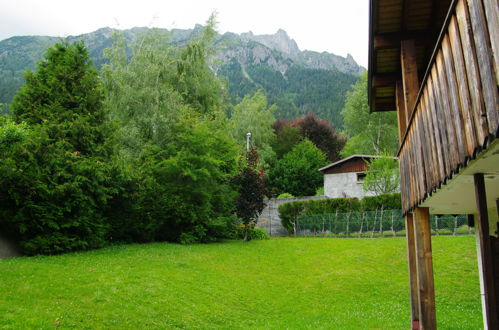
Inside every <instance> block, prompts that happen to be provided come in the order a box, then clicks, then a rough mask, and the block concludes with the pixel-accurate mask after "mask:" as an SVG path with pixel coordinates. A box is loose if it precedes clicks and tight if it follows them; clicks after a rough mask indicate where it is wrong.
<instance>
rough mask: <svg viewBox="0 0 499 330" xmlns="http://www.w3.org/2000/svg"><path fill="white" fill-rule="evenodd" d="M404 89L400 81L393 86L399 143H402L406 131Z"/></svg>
mask: <svg viewBox="0 0 499 330" xmlns="http://www.w3.org/2000/svg"><path fill="white" fill-rule="evenodd" d="M404 100H405V98H404V87H403V86H402V81H397V83H396V85H395V102H396V105H397V120H398V124H399V141H400V142H402V139H403V138H404V134H405V131H406V129H407V117H408V116H407V113H406V111H405V101H404Z"/></svg>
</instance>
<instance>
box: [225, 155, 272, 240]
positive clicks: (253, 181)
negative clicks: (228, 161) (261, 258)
mask: <svg viewBox="0 0 499 330" xmlns="http://www.w3.org/2000/svg"><path fill="white" fill-rule="evenodd" d="M257 164H258V152H257V150H256V148H255V147H253V148H251V149H250V150H249V151H248V153H247V154H246V155H244V154H243V155H241V158H240V159H239V166H238V172H237V174H236V176H235V177H234V179H233V182H234V184H235V185H236V186H237V189H238V192H239V196H238V198H237V201H236V215H237V217H238V218H239V219H241V221H242V222H243V225H244V240H245V241H249V240H251V235H249V233H250V231H251V230H252V229H253V228H254V226H255V225H256V223H257V221H258V217H259V216H260V213H262V211H263V209H264V208H265V202H264V201H263V199H264V197H265V195H266V194H267V188H266V185H265V180H264V172H263V170H257V168H256V167H257Z"/></svg>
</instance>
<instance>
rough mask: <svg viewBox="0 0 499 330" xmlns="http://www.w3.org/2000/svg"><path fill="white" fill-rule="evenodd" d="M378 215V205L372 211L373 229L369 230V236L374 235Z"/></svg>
mask: <svg viewBox="0 0 499 330" xmlns="http://www.w3.org/2000/svg"><path fill="white" fill-rule="evenodd" d="M377 217H378V207H376V212H375V213H374V222H373V230H372V232H371V238H373V237H374V230H375V229H376V218H377Z"/></svg>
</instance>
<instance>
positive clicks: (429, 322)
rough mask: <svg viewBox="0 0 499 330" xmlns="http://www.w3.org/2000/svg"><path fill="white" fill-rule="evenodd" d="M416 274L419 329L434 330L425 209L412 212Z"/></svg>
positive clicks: (426, 210)
mask: <svg viewBox="0 0 499 330" xmlns="http://www.w3.org/2000/svg"><path fill="white" fill-rule="evenodd" d="M414 216H415V221H414V235H415V241H416V255H417V259H416V260H417V262H416V265H417V266H416V267H417V274H418V288H419V321H420V325H421V329H436V328H437V320H436V313H435V285H434V282H433V261H432V251H431V227H430V212H429V209H428V208H427V207H417V208H416V209H415V210H414Z"/></svg>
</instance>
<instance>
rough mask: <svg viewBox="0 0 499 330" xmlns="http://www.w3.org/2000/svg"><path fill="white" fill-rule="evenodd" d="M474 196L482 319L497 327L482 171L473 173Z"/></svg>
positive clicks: (487, 323) (498, 325)
mask: <svg viewBox="0 0 499 330" xmlns="http://www.w3.org/2000/svg"><path fill="white" fill-rule="evenodd" d="M473 177H474V181H475V198H476V206H477V209H478V221H477V223H476V225H475V228H476V230H477V234H478V244H479V250H480V253H479V257H480V260H479V261H478V262H479V263H480V265H481V266H480V265H479V269H480V270H481V274H480V282H481V283H482V285H483V291H484V292H482V310H483V313H484V321H485V322H486V326H487V327H488V329H497V328H499V322H498V319H497V314H499V311H498V310H497V301H496V297H495V287H494V264H493V256H492V249H491V241H490V233H489V215H488V211H487V199H486V197H487V196H486V193H485V180H484V177H483V173H477V174H474V176H473Z"/></svg>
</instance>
